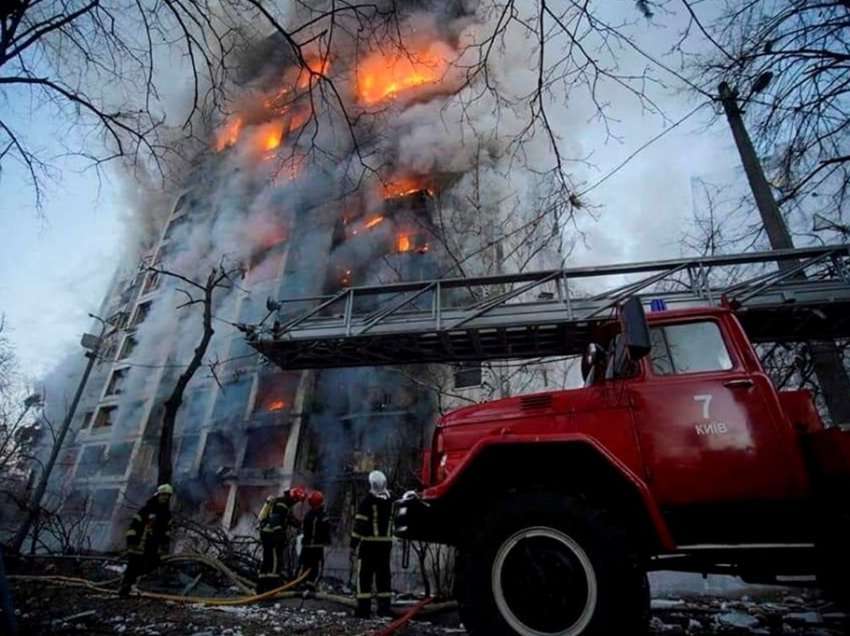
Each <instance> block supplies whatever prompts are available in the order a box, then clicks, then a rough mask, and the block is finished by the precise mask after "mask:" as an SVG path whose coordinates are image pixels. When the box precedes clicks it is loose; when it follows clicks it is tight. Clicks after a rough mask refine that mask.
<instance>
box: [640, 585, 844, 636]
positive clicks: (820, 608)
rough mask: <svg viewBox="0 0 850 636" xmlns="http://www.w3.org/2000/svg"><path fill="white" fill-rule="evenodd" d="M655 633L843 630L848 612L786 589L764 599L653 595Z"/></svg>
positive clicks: (832, 634) (833, 633)
mask: <svg viewBox="0 0 850 636" xmlns="http://www.w3.org/2000/svg"><path fill="white" fill-rule="evenodd" d="M652 614H653V616H652V624H651V627H652V633H653V634H683V635H685V634H687V635H701V634H764V635H774V634H795V635H805V636H843V635H844V634H848V633H850V614H848V613H847V612H843V611H840V610H839V609H838V608H836V607H835V606H834V605H833V604H832V603H830V602H828V601H825V600H822V599H820V598H819V597H817V596H815V595H810V594H800V593H787V594H781V593H780V594H777V595H776V596H771V597H768V598H764V599H758V600H756V599H753V598H751V597H748V596H743V597H741V598H740V599H728V598H716V597H684V598H658V599H654V600H653V601H652Z"/></svg>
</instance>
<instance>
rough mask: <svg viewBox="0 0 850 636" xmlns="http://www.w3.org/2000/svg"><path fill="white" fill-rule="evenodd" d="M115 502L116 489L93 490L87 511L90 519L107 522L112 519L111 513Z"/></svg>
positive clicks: (116, 498) (116, 496) (116, 497)
mask: <svg viewBox="0 0 850 636" xmlns="http://www.w3.org/2000/svg"><path fill="white" fill-rule="evenodd" d="M117 501H118V489H117V488H102V489H100V490H95V491H94V494H93V495H92V497H91V509H90V511H89V514H90V515H91V518H92V519H93V520H94V521H109V520H110V519H112V511H113V510H115V502H117Z"/></svg>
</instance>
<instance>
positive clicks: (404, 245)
mask: <svg viewBox="0 0 850 636" xmlns="http://www.w3.org/2000/svg"><path fill="white" fill-rule="evenodd" d="M396 248H398V251H399V252H409V251H410V250H412V249H413V243H411V241H410V237H409V236H408V235H407V234H400V235H399V237H398V240H397V241H396Z"/></svg>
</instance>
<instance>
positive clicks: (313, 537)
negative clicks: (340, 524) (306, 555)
mask: <svg viewBox="0 0 850 636" xmlns="http://www.w3.org/2000/svg"><path fill="white" fill-rule="evenodd" d="M302 528H303V531H304V537H303V539H302V544H301V545H302V547H304V548H323V547H324V546H326V545H329V544H330V542H331V528H330V524H329V523H328V517H327V515H326V514H325V509H324V508H319V509H318V510H317V509H315V508H311V509H310V510H309V511H308V512H307V514H306V515H304V525H303V526H302Z"/></svg>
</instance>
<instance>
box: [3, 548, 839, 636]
mask: <svg viewBox="0 0 850 636" xmlns="http://www.w3.org/2000/svg"><path fill="white" fill-rule="evenodd" d="M117 569H118V568H116V567H115V566H114V565H112V566H110V565H108V564H98V563H96V562H82V563H81V562H75V561H68V562H60V563H45V564H41V565H40V566H39V567H38V568H37V570H36V571H35V572H30V573H35V574H42V575H65V576H68V575H71V574H73V575H74V576H78V577H85V578H87V579H90V580H106V579H113V580H114V578H115V576H116V574H118V571H117ZM189 572H190V574H188V575H186V574H184V575H182V576H176V575H174V574H173V573H172V574H170V575H168V576H157V577H156V578H153V577H149V578H148V579H147V580H142V582H141V583H142V585H141V587H143V588H144V589H148V590H152V589H157V588H159V589H163V588H167V587H172V588H173V587H174V586H181V585H184V581H185V580H186V578H188V577H189V576H190V575H191V576H193V577H194V576H196V575H195V574H194V571H192V570H189ZM14 573H22V572H21V571H20V570H18V571H17V572H13V574H14ZM193 580H194V579H193ZM213 582H214V577H212V578H208V577H205V580H204V581H201V582H199V583H198V584H197V585H196V587H195V588H194V589H193V592H192V593H193V594H198V593H199V592H201V591H203V592H204V593H205V594H206V593H209V594H211V595H214V596H217V597H225V596H231V597H232V596H238V591H237V590H235V589H234V588H232V587H229V588H228V587H227V586H224V585H222V586H221V587H220V589H215V588H214V587H212V583H213ZM11 584H12V591H13V595H14V602H15V607H16V614H17V622H18V626H19V629H20V633H21V634H27V635H30V634H32V635H37V634H58V635H70V634H74V635H78V636H80V635H83V634H126V635H127V636H130V635H140V636H170V635H178V634H179V635H181V636H183V635H185V636H276V635H277V634H298V635H302V636H367V635H368V634H372V633H373V632H375V631H376V630H378V629H380V628H381V627H384V626H386V625H387V623H388V619H374V620H371V621H364V620H359V619H355V618H353V616H352V610H351V609H350V608H348V607H345V606H344V605H340V604H339V603H335V602H331V601H328V600H318V599H316V598H310V597H305V596H302V595H297V596H295V597H294V598H287V599H277V600H269V601H264V602H260V603H256V604H252V605H245V606H226V607H210V606H202V605H199V604H185V603H175V602H170V601H161V600H151V599H145V598H142V597H139V596H131V597H130V598H127V599H120V598H118V597H117V596H115V595H113V594H107V593H105V592H100V591H96V590H91V589H87V588H83V587H69V586H66V585H60V584H59V583H57V582H55V581H48V580H44V579H41V580H21V579H12V580H11ZM412 602H413V601H412V600H408V601H407V605H404V607H410V603H412ZM464 633H465V630H463V628H462V627H461V626H460V624H459V620H458V616H457V612H455V611H448V612H441V613H438V614H436V615H433V616H427V617H424V618H423V620H418V621H413V622H412V623H411V624H410V625H408V626H407V627H405V628H404V629H403V630H400V632H399V634H404V635H405V636H446V635H457V636H461V635H462V634H464ZM650 633H651V634H653V636H654V635H657V634H665V635H686V636H708V635H718V634H723V635H733V636H734V635H745V634H755V635H770V636H773V635H779V634H781V635H794V636H798V635H799V636H842V635H845V634H850V615H848V614H847V613H846V612H843V611H840V610H839V609H837V608H836V607H835V606H834V605H832V604H831V603H829V602H828V601H825V600H823V599H822V598H821V597H820V596H818V595H817V594H815V593H814V592H808V591H806V592H802V593H801V592H799V591H788V590H785V589H783V588H777V592H775V593H773V594H770V595H765V596H758V597H749V596H741V597H739V598H730V597H720V596H707V595H688V596H681V597H679V596H674V595H671V594H667V595H665V597H664V598H656V599H654V600H653V601H652V623H651V630H650Z"/></svg>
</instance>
